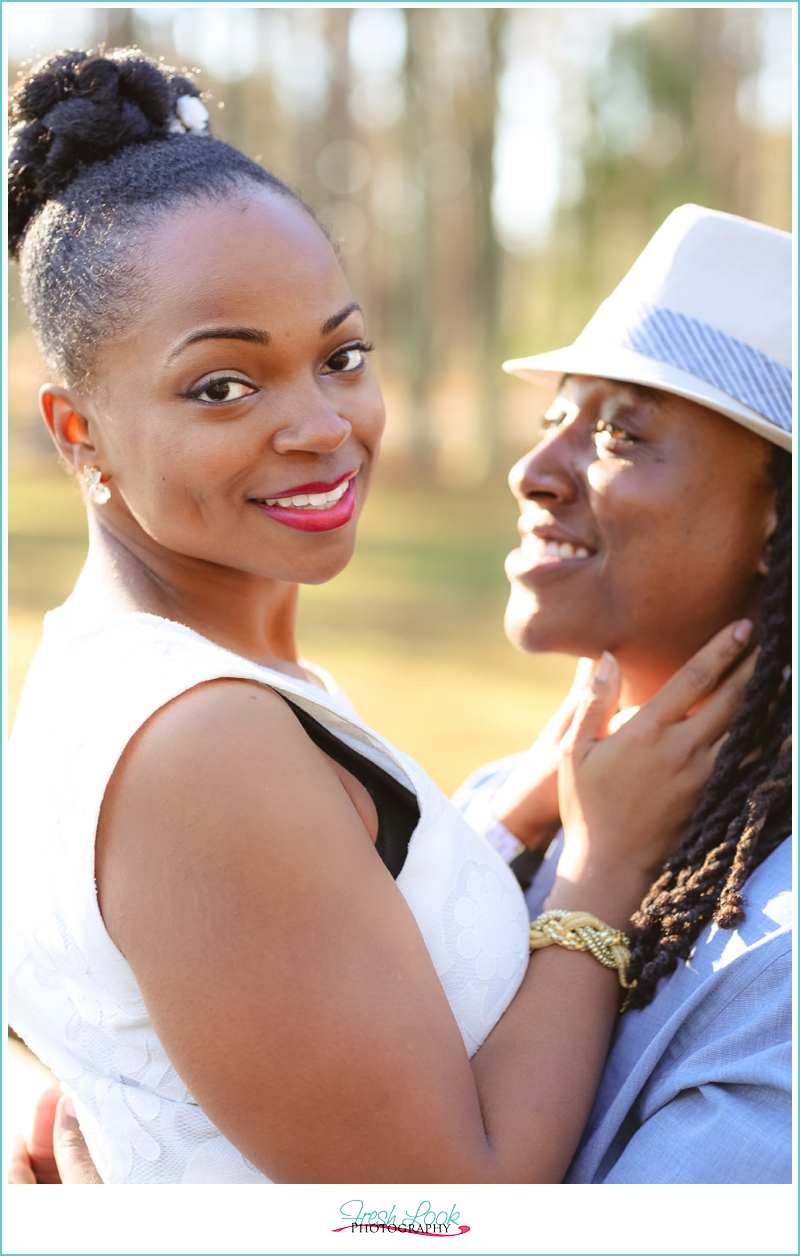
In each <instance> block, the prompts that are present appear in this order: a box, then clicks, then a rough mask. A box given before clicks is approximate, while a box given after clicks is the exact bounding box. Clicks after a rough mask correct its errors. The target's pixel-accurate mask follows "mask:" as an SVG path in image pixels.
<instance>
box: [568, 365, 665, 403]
mask: <svg viewBox="0 0 800 1256" xmlns="http://www.w3.org/2000/svg"><path fill="white" fill-rule="evenodd" d="M574 375H575V372H572V373H570V372H567V374H566V375H562V376H561V379H560V380H559V382H558V391H559V392H561V389H562V388H563V387H564V385H565V384H566V383H567V381H568V380H570V379H573V378H574ZM597 378H598V379H602V381H603V383H604V384H614V385H615V386H616V387H617V388H630V390H631V392H634V393H636V395H637V396H638V397H641V398H642V400H643V401H652V402H654V403H655V405H657V406H660V405H663V403H664V393H663V391H662V390H661V389H659V388H650V387H648V385H647V384H634V383H633V382H632V381H631V380H627V379H609V378H607V377H606V376H602V375H598V376H597Z"/></svg>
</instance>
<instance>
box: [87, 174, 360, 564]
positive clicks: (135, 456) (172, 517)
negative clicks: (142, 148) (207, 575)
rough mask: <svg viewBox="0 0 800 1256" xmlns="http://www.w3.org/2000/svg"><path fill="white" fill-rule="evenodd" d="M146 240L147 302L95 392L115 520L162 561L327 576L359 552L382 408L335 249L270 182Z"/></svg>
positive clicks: (142, 253)
mask: <svg viewBox="0 0 800 1256" xmlns="http://www.w3.org/2000/svg"><path fill="white" fill-rule="evenodd" d="M137 247H138V257H137V262H139V259H143V262H139V265H140V269H141V270H142V272H143V278H144V284H145V287H144V292H145V293H146V303H145V307H144V312H143V314H142V315H141V316H140V317H139V318H138V319H137V320H136V321H135V323H134V325H133V326H132V329H131V331H130V332H129V333H128V334H125V335H124V336H123V337H121V338H120V339H119V340H118V341H116V342H114V343H112V344H111V345H109V346H108V348H106V349H105V350H103V351H102V352H101V353H100V355H99V359H98V363H97V370H96V373H95V378H94V384H93V387H92V390H91V392H90V393H88V394H87V395H85V396H83V397H81V398H80V410H81V413H82V414H83V415H84V416H85V417H86V419H87V420H88V423H89V432H90V437H91V440H92V442H93V444H94V446H95V448H96V451H97V455H96V459H95V461H96V465H98V466H99V467H100V468H101V469H102V471H103V478H104V480H106V479H108V480H109V486H110V487H111V489H112V497H111V500H110V501H109V502H108V504H107V505H105V506H104V507H103V515H102V518H103V521H104V523H105V525H106V526H107V527H108V528H109V530H111V531H112V532H114V533H116V534H117V536H119V537H120V538H121V539H123V540H129V541H130V542H132V543H133V544H134V545H135V546H136V548H137V550H139V551H141V548H142V547H144V550H145V552H148V551H149V552H150V553H152V554H153V555H154V556H156V555H157V556H158V557H159V558H160V559H161V560H163V559H164V558H165V557H168V556H169V555H175V556H180V558H181V560H182V561H183V560H186V559H188V560H200V563H201V565H202V564H205V563H211V564H214V565H215V566H221V567H225V568H229V569H231V568H232V569H236V570H240V571H243V572H246V573H250V574H253V575H256V576H266V577H271V578H276V579H280V580H286V581H300V582H304V583H312V584H314V583H318V582H320V581H323V580H327V579H329V578H330V577H331V576H333V575H335V574H336V573H337V572H338V571H340V570H341V569H342V567H343V566H344V565H345V564H346V563H347V561H348V559H349V558H350V556H351V554H352V550H353V545H354V541H355V521H356V517H357V515H358V513H359V511H360V509H361V506H362V504H363V501H364V496H365V493H366V489H367V485H368V483H369V478H370V474H371V471H372V466H373V463H374V460H375V457H376V454H377V451H378V446H379V442H380V436H381V432H382V429H383V421H384V412H383V402H382V399H381V395H380V390H379V388H378V385H377V381H376V379H375V376H374V374H373V372H372V369H371V367H370V366H369V363H368V361H367V358H366V348H367V347H366V346H365V345H364V340H363V338H364V334H365V332H364V322H363V316H362V313H361V310H360V309H359V307H358V305H357V304H356V302H355V301H354V300H353V296H352V293H351V292H350V289H349V287H348V285H347V282H346V280H345V278H344V275H343V273H342V271H341V268H340V266H339V264H338V262H337V260H336V257H335V255H334V253H333V250H332V248H331V246H330V244H329V243H328V241H327V240H326V239H325V237H324V236H323V234H322V232H321V231H320V230H319V228H318V227H317V225H316V224H315V223H314V221H313V220H312V218H311V217H310V215H309V214H307V213H306V211H305V210H304V209H303V208H302V207H301V206H299V205H298V204H297V203H296V202H294V201H292V200H290V199H289V198H288V197H285V196H280V195H275V194H273V193H270V192H262V191H260V190H258V189H256V190H254V191H252V192H250V191H243V192H241V193H235V194H233V195H232V196H231V197H230V198H228V199H225V200H218V201H209V202H202V203H190V204H189V205H184V206H182V207H181V210H180V212H179V213H177V214H174V215H171V216H169V217H166V218H164V219H163V220H161V221H159V222H158V223H157V224H155V225H154V226H153V227H152V228H149V229H148V230H146V231H145V232H144V233H143V234H142V236H141V238H140V240H139V243H138V246H137ZM145 259H146V260H145ZM109 477H110V478H109ZM292 499H294V500H292ZM145 561H146V559H145ZM190 565H191V561H190Z"/></svg>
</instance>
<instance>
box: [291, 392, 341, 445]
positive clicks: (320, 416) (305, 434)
mask: <svg viewBox="0 0 800 1256" xmlns="http://www.w3.org/2000/svg"><path fill="white" fill-rule="evenodd" d="M352 430H353V428H352V425H351V423H350V421H349V420H348V419H346V418H345V417H344V416H343V415H341V414H338V413H337V411H336V410H334V409H333V407H332V406H331V405H329V404H328V401H327V399H326V398H325V397H320V396H319V394H318V393H317V394H315V393H310V394H309V393H306V394H305V395H304V396H303V397H301V398H297V399H296V401H295V402H294V404H293V406H292V412H291V415H290V416H288V417H287V419H286V421H285V422H284V423H283V424H281V426H280V427H279V429H278V431H277V432H276V433H275V434H274V436H273V437H272V447H273V449H274V450H275V452H276V453H278V454H290V453H306V454H332V453H335V452H336V450H337V449H339V448H341V446H342V445H343V444H344V443H345V441H346V440H347V438H348V437H349V436H350V434H351V432H352Z"/></svg>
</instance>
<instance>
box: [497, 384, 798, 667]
mask: <svg viewBox="0 0 800 1256" xmlns="http://www.w3.org/2000/svg"><path fill="white" fill-rule="evenodd" d="M545 423H546V429H547V430H546V433H545V436H544V438H543V439H542V441H541V442H540V444H538V445H537V446H536V447H535V448H534V449H532V450H531V451H530V453H528V454H527V455H526V456H525V457H524V458H522V459H521V460H520V462H519V463H518V464H517V465H516V466H515V467H514V468H513V469H512V471H511V475H510V478H509V482H510V484H511V488H512V491H513V492H514V494H515V495H516V497H517V498H518V500H519V503H520V512H521V516H520V523H519V530H520V535H521V536H522V545H521V547H520V548H519V549H517V550H514V551H513V552H512V553H511V554H510V555H509V557H508V560H507V563H506V570H507V574H508V576H509V579H510V580H511V598H510V601H509V605H508V610H507V613H506V631H507V633H508V635H509V637H510V639H511V640H512V641H513V642H514V643H515V644H516V645H517V646H519V647H520V648H521V649H524V650H530V651H551V650H552V651H561V652H564V653H569V654H575V655H589V656H592V657H595V658H596V657H598V656H599V654H600V653H601V652H602V651H603V650H606V649H607V650H611V651H613V652H614V653H615V654H616V655H617V657H618V659H619V661H620V664H621V665H622V666H623V669H625V667H626V666H627V667H628V668H629V669H632V670H633V671H637V670H638V671H640V672H641V673H643V674H644V673H645V672H649V673H652V674H653V675H654V676H657V677H658V678H659V680H660V679H661V678H663V677H666V676H667V675H669V674H671V672H672V671H674V670H675V668H677V667H678V666H680V665H681V664H682V663H683V662H685V661H686V659H687V658H689V657H690V655H691V654H692V653H694V651H695V650H697V649H698V648H699V647H700V646H701V645H702V644H703V643H704V642H705V641H706V640H708V638H709V637H711V636H712V635H713V633H714V632H716V631H717V630H718V629H719V628H721V627H722V626H723V625H724V624H726V623H728V622H729V621H731V620H733V619H735V618H737V617H738V616H744V615H748V616H750V617H753V616H757V614H758V609H759V603H760V595H761V583H762V581H761V575H760V574H759V568H761V570H762V571H763V570H764V566H763V564H764V556H765V553H766V549H767V542H768V538H769V536H770V534H771V531H772V529H773V528H774V526H775V515H774V490H773V488H772V485H771V480H770V476H769V471H768V465H769V456H770V446H769V445H768V443H767V442H766V441H764V440H762V439H761V437H759V436H756V435H754V434H753V433H752V432H749V431H748V430H747V429H745V428H743V427H741V426H740V425H739V424H737V423H734V422H732V421H731V420H730V419H727V418H725V417H724V416H723V415H720V414H717V413H715V412H713V411H711V410H708V409H706V408H705V407H704V406H700V405H696V404H695V403H694V402H691V401H687V400H684V399H683V398H681V397H677V396H674V395H672V394H670V393H663V392H656V391H654V390H649V389H644V388H640V387H638V386H636V385H631V384H621V383H614V382H613V381H610V380H602V379H595V378H590V377H585V376H577V377H571V378H568V379H567V380H566V381H565V382H564V384H563V386H562V390H561V395H560V397H559V400H558V402H557V403H556V404H555V405H554V406H553V407H552V408H551V410H550V411H549V412H548V418H547V419H546V421H545Z"/></svg>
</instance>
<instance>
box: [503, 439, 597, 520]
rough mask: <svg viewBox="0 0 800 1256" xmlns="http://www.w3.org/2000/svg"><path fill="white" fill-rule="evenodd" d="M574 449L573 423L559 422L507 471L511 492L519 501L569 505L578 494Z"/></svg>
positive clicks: (575, 441) (576, 463) (577, 475)
mask: <svg viewBox="0 0 800 1256" xmlns="http://www.w3.org/2000/svg"><path fill="white" fill-rule="evenodd" d="M578 453H579V451H578V448H577V440H576V433H575V431H574V430H573V424H572V423H568V422H566V421H565V422H563V423H562V424H561V425H560V426H559V427H557V428H555V429H554V430H553V431H551V432H549V433H547V434H546V435H545V436H544V437H543V438H542V440H541V441H540V442H539V444H538V445H534V447H533V449H529V450H528V452H527V453H526V454H524V455H523V457H522V458H520V460H519V462H517V463H516V464H515V465H514V466H513V467H512V468H511V471H510V472H509V476H508V484H509V488H510V489H511V492H512V493H513V494H514V496H515V497H516V498H517V500H518V501H519V502H520V503H521V502H523V501H541V502H542V504H543V505H546V504H547V502H548V501H551V502H561V503H564V504H566V503H569V502H573V501H575V500H576V498H577V497H578V495H579V493H580V478H579V465H578V461H579V459H578Z"/></svg>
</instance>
